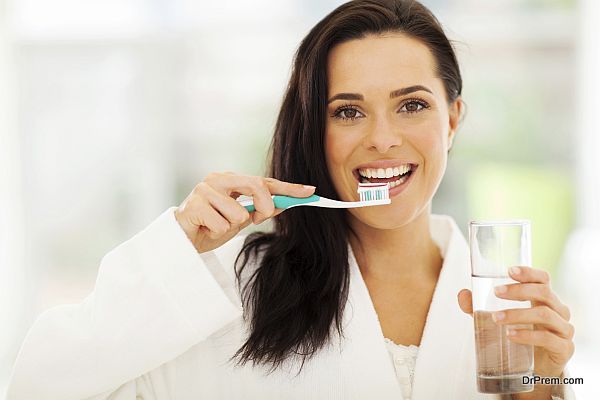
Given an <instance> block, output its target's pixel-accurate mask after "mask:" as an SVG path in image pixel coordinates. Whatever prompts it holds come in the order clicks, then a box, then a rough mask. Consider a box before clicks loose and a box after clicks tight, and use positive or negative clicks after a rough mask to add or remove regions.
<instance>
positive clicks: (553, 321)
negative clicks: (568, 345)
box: [492, 306, 575, 339]
mask: <svg viewBox="0 0 600 400" xmlns="http://www.w3.org/2000/svg"><path fill="white" fill-rule="evenodd" d="M492 318H493V319H494V322H496V324H498V325H507V324H535V325H541V326H543V327H545V328H547V329H549V330H551V331H552V332H554V333H555V334H557V335H559V336H560V337H562V338H565V339H572V338H573V335H574V333H575V329H574V327H573V325H571V324H570V323H568V322H567V321H565V320H564V319H563V318H562V317H561V316H560V315H559V314H558V313H557V312H556V311H554V310H553V309H551V308H550V307H547V306H537V307H532V308H512V309H507V310H501V311H496V312H494V313H493V314H492Z"/></svg>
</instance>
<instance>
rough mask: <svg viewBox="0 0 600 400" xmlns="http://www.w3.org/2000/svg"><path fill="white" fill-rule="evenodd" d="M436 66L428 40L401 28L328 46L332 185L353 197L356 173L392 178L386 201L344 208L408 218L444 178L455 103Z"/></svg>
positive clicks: (364, 215)
mask: <svg viewBox="0 0 600 400" xmlns="http://www.w3.org/2000/svg"><path fill="white" fill-rule="evenodd" d="M434 68H435V59H434V58H433V56H432V54H431V53H430V51H429V49H428V47H427V46H426V45H424V44H422V43H421V42H419V41H417V40H415V39H412V38H409V37H407V36H404V35H402V34H386V35H370V36H367V37H365V38H362V39H356V40H350V41H347V42H344V43H341V44H339V45H337V46H335V47H333V48H332V49H331V51H330V52H329V56H328V63H327V77H328V97H327V98H328V101H329V103H328V105H327V116H326V119H327V122H326V138H325V152H326V158H327V168H328V170H329V174H330V176H331V178H332V180H333V183H334V186H335V188H336V190H337V192H338V194H339V196H340V198H341V199H342V200H344V201H356V200H358V193H357V188H358V183H359V181H364V182H366V181H371V182H390V186H394V187H393V188H392V189H391V190H390V198H391V200H392V203H391V204H389V205H384V206H376V207H364V208H351V209H349V210H348V211H349V212H350V213H351V215H352V216H353V217H355V218H357V219H358V220H360V221H361V222H363V223H365V224H367V225H370V226H372V227H375V228H381V229H392V228H396V227H400V226H402V225H404V224H406V223H408V222H410V221H411V220H412V219H414V218H415V217H416V216H417V215H419V214H420V213H421V212H423V211H424V210H427V209H428V206H429V204H430V202H431V199H432V197H433V195H434V193H435V191H436V190H437V188H438V186H439V184H440V182H441V180H442V177H443V175H444V172H445V170H446V160H447V152H448V149H449V147H450V146H451V142H452V137H453V135H454V133H455V131H456V127H457V125H458V118H459V114H460V107H461V103H460V100H457V101H455V102H453V103H452V104H451V105H450V106H449V105H448V102H447V100H446V93H445V89H444V85H443V83H442V80H441V79H440V78H438V77H437V76H436V75H435V71H434ZM390 168H391V169H390ZM382 172H383V174H382ZM386 172H387V174H386ZM403 174H404V175H403ZM389 175H393V176H391V177H390V176H389Z"/></svg>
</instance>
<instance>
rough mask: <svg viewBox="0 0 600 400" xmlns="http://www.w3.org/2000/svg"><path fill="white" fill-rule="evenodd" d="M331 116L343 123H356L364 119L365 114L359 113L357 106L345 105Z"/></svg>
mask: <svg viewBox="0 0 600 400" xmlns="http://www.w3.org/2000/svg"><path fill="white" fill-rule="evenodd" d="M331 116H332V117H334V118H337V119H341V120H343V121H354V120H355V119H357V118H363V117H364V114H363V113H361V112H360V111H358V109H357V108H356V106H353V105H344V106H342V107H340V108H338V109H337V110H336V111H335V112H334V113H333V114H332V115H331Z"/></svg>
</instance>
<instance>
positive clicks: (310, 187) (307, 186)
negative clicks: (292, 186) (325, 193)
mask: <svg viewBox="0 0 600 400" xmlns="http://www.w3.org/2000/svg"><path fill="white" fill-rule="evenodd" d="M302 187H303V188H304V189H316V186H311V185H302Z"/></svg>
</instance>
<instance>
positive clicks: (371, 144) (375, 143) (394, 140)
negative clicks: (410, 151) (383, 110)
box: [364, 117, 403, 154]
mask: <svg viewBox="0 0 600 400" xmlns="http://www.w3.org/2000/svg"><path fill="white" fill-rule="evenodd" d="M367 129H368V131H367V134H366V136H365V139H364V146H365V147H366V148H367V149H368V150H372V149H375V150H377V152H379V153H381V154H385V153H386V152H388V151H389V150H390V148H392V147H394V146H401V145H402V142H403V138H402V133H401V132H400V130H399V128H398V127H397V126H394V125H393V124H392V123H391V122H390V121H389V119H388V118H383V117H382V118H377V119H375V120H374V121H373V123H372V124H371V125H370V126H369V127H368V128H367Z"/></svg>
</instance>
